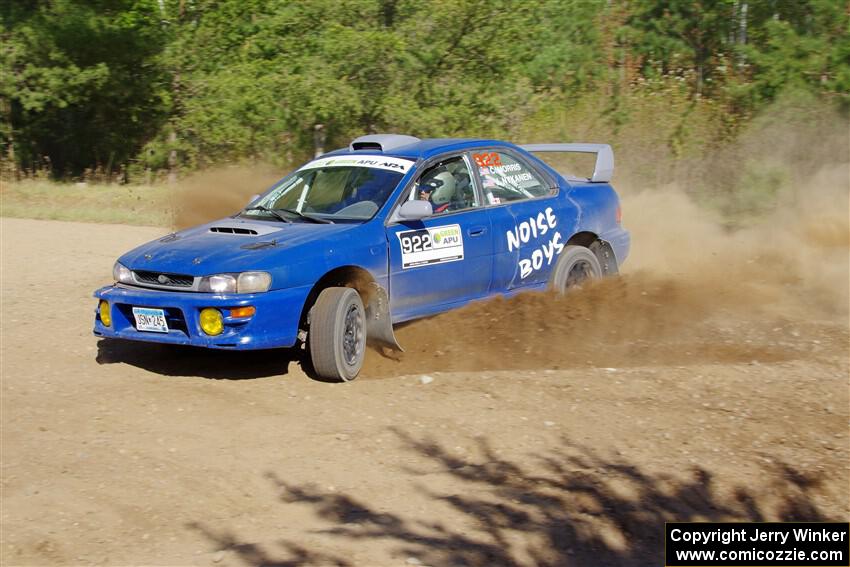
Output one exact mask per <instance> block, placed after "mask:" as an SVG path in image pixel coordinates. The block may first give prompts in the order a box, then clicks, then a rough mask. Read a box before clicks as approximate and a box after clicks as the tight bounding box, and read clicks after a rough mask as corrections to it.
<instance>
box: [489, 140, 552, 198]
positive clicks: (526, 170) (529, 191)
mask: <svg viewBox="0 0 850 567" xmlns="http://www.w3.org/2000/svg"><path fill="white" fill-rule="evenodd" d="M472 159H473V160H474V161H475V166H476V168H477V169H478V174H479V175H480V177H481V186H482V187H483V189H484V198H485V199H486V200H487V202H488V203H490V204H491V205H498V204H499V203H508V202H510V201H521V200H523V199H534V198H535V197H545V196H546V195H552V194H553V193H554V190H553V189H552V187H550V186H549V184H548V183H546V182H545V181H544V180H543V179H542V178H541V177H540V176H539V175H538V174H537V173H535V172H534V170H532V169H531V168H530V167H528V165H526V164H525V163H524V162H521V161H519V160H518V159H516V158H514V157H513V156H512V155H510V154H506V153H502V152H488V151H478V152H474V153H473V154H472Z"/></svg>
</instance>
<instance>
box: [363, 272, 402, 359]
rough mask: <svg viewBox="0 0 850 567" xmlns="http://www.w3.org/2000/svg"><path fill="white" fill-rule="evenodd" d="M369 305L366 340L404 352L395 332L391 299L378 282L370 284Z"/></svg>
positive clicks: (367, 308) (367, 309) (374, 344)
mask: <svg viewBox="0 0 850 567" xmlns="http://www.w3.org/2000/svg"><path fill="white" fill-rule="evenodd" d="M370 288H371V289H370V291H371V293H370V294H369V305H368V306H367V307H366V342H368V343H369V344H371V345H373V346H379V347H386V348H389V349H392V350H396V351H398V352H404V349H403V348H401V345H399V344H398V341H397V340H396V338H395V334H394V333H393V322H392V318H391V317H390V300H389V297H387V291H386V290H385V289H384V288H382V287H381V286H379V285H378V284H377V283H375V282H372V283H371V284H370Z"/></svg>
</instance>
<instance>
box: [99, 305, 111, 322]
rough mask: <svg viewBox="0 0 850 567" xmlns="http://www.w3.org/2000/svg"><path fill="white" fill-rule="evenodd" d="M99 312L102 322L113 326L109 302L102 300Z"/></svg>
mask: <svg viewBox="0 0 850 567" xmlns="http://www.w3.org/2000/svg"><path fill="white" fill-rule="evenodd" d="M97 312H98V314H99V315H100V322H101V323H103V324H104V326H106V327H111V326H112V313H110V312H109V302H108V301H101V302H100V305H98V307H97Z"/></svg>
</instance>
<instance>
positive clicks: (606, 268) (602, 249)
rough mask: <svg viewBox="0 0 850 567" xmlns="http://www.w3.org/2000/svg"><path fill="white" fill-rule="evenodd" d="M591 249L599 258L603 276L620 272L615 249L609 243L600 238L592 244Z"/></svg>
mask: <svg viewBox="0 0 850 567" xmlns="http://www.w3.org/2000/svg"><path fill="white" fill-rule="evenodd" d="M590 250H591V251H592V252H593V253H594V254H596V257H597V258H598V259H599V265H600V267H601V268H602V277H605V276H613V275H615V274H617V273H618V272H619V269H618V268H617V258H616V257H615V256H614V249H613V248H611V245H610V244H609V243H607V242H606V241H604V240H602V239H599V240H597V241H596V242H594V243H593V244H591V245H590Z"/></svg>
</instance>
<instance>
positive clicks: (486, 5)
mask: <svg viewBox="0 0 850 567" xmlns="http://www.w3.org/2000/svg"><path fill="white" fill-rule="evenodd" d="M0 14H1V15H2V20H3V28H2V41H3V45H2V48H0V141H2V143H3V145H4V148H5V151H4V152H3V159H4V160H5V161H6V162H7V163H11V164H13V165H12V168H13V169H15V170H17V171H18V172H27V171H35V170H42V169H45V168H47V169H49V170H51V172H52V174H53V175H54V176H55V177H60V178H62V177H80V176H83V175H85V173H86V171H91V170H96V169H98V170H105V171H106V172H107V173H110V172H111V171H112V170H117V169H119V168H121V169H123V170H124V171H128V172H129V173H130V175H132V176H133V177H134V178H135V179H139V178H140V177H141V176H144V177H145V178H150V177H151V176H150V172H151V171H154V172H155V171H165V170H173V169H175V168H177V169H182V170H184V171H185V170H189V169H193V168H198V167H203V166H206V165H209V164H212V163H217V162H227V161H231V162H235V161H242V160H245V159H248V160H255V161H260V160H261V161H266V162H271V163H276V164H279V165H282V164H284V163H287V164H288V163H291V162H295V161H299V160H303V159H305V158H307V157H309V155H311V153H312V152H313V149H314V127H315V126H316V125H317V124H321V125H322V127H323V132H325V133H326V134H327V140H326V141H325V147H326V148H332V147H337V146H339V145H344V144H345V143H347V141H348V140H349V139H350V138H351V137H353V136H355V135H357V134H361V133H364V132H376V131H395V132H405V133H410V134H414V135H418V136H423V137H427V136H492V137H508V138H512V139H513V138H529V139H531V138H538V139H539V133H540V131H541V130H540V129H539V128H538V129H537V131H536V133H535V131H534V128H537V127H538V126H544V127H545V128H543V130H544V131H548V130H551V129H552V128H551V126H552V124H554V123H558V124H563V120H564V119H565V117H566V116H573V117H578V116H579V115H580V116H581V119H582V120H584V121H585V122H584V124H589V125H592V128H591V129H590V130H588V131H587V132H586V134H588V135H590V137H593V138H594V139H600V137H601V136H602V134H603V133H605V135H606V136H607V135H610V136H613V137H615V138H622V137H623V136H624V133H626V132H633V133H634V132H637V131H638V130H639V129H642V128H648V129H649V130H650V131H651V132H650V133H649V134H641V136H644V137H647V139H649V138H651V139H652V140H653V143H652V144H649V143H647V146H650V145H651V146H652V147H653V148H657V147H658V143H657V141H658V139H659V138H660V139H661V145H662V146H663V147H664V148H665V149H664V151H665V152H669V153H671V154H673V155H686V154H687V153H688V152H689V151H691V148H694V147H703V146H704V144H711V143H714V142H715V141H717V140H719V139H722V138H724V137H728V136H731V135H732V134H734V132H735V131H736V129H737V128H739V127H740V125H741V124H743V123H744V122H746V120H747V119H748V117H749V116H751V115H754V114H756V113H757V112H758V110H759V109H760V108H763V107H764V106H765V105H767V104H768V103H769V102H770V101H772V100H774V99H776V98H777V97H780V96H782V94H783V93H784V92H785V91H788V90H797V91H805V92H814V93H819V95H820V96H826V97H833V98H838V99H841V100H843V101H844V104H845V108H850V99H848V93H850V34H849V33H848V29H850V15H848V14H849V13H848V10H847V6H846V2H843V1H841V0H800V1H799V2H776V1H774V0H699V1H691V0H633V1H630V2H628V3H618V2H609V1H607V0H535V1H534V2H527V1H522V0H304V1H300V2H291V1H288V0H193V1H191V2H190V1H182V0H32V1H29V2H17V3H7V4H5V5H4V7H3V8H2V9H0ZM653 113H658V114H660V115H662V116H663V119H662V120H659V119H658V117H657V115H654V114H653ZM647 117H650V118H647ZM547 120H549V121H548V122H547ZM552 120H555V122H551V121H552ZM559 121H560V122H559ZM561 129H562V130H565V131H562V132H560V133H559V137H558V138H557V139H567V138H575V139H577V138H584V139H587V138H588V137H589V136H588V135H578V134H577V133H576V128H575V127H574V126H570V127H563V128H561ZM535 134H536V135H535ZM638 145H640V144H638ZM7 169H8V167H7Z"/></svg>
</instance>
